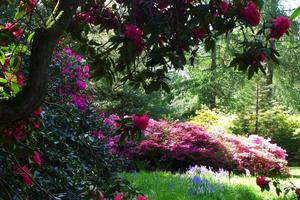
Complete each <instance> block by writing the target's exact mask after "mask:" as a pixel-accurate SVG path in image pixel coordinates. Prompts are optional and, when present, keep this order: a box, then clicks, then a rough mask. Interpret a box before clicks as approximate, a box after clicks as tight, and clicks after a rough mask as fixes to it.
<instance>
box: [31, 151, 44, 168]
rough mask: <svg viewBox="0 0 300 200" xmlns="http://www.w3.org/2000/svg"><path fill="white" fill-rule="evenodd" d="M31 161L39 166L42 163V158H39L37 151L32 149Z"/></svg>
mask: <svg viewBox="0 0 300 200" xmlns="http://www.w3.org/2000/svg"><path fill="white" fill-rule="evenodd" d="M32 161H33V162H34V163H35V164H36V165H39V166H41V165H42V160H41V157H40V154H39V152H37V151H34V152H33V155H32Z"/></svg>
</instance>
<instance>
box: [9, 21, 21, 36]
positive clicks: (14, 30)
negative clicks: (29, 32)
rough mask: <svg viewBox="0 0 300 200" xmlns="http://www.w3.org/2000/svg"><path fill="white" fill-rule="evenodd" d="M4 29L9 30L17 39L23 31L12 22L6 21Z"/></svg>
mask: <svg viewBox="0 0 300 200" xmlns="http://www.w3.org/2000/svg"><path fill="white" fill-rule="evenodd" d="M5 29H6V30H8V31H9V32H11V33H12V34H13V35H14V36H15V38H16V39H19V38H20V37H21V35H22V33H23V30H22V29H21V28H15V25H14V24H12V23H6V24H5Z"/></svg>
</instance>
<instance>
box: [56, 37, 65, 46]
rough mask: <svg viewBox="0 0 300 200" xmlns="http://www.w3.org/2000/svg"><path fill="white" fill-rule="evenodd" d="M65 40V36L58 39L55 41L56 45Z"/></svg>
mask: <svg viewBox="0 0 300 200" xmlns="http://www.w3.org/2000/svg"><path fill="white" fill-rule="evenodd" d="M63 41H65V38H64V37H61V38H59V40H57V41H56V42H55V45H60V44H61V43H62V42H63Z"/></svg>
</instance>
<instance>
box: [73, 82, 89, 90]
mask: <svg viewBox="0 0 300 200" xmlns="http://www.w3.org/2000/svg"><path fill="white" fill-rule="evenodd" d="M76 86H77V88H78V89H79V90H85V89H86V87H87V85H86V83H85V82H84V81H82V80H77V81H76Z"/></svg>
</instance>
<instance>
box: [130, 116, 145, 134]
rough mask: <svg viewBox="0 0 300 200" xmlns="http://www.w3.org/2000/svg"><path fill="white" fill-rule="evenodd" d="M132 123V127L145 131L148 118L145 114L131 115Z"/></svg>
mask: <svg viewBox="0 0 300 200" xmlns="http://www.w3.org/2000/svg"><path fill="white" fill-rule="evenodd" d="M132 123H133V125H134V126H136V127H138V128H139V129H141V130H145V129H146V128H147V126H148V123H149V117H148V115H147V114H144V115H142V116H139V115H133V116H132Z"/></svg>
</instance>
